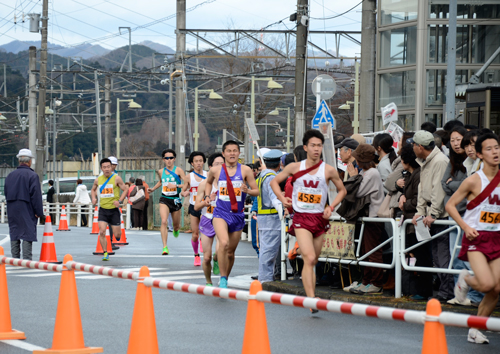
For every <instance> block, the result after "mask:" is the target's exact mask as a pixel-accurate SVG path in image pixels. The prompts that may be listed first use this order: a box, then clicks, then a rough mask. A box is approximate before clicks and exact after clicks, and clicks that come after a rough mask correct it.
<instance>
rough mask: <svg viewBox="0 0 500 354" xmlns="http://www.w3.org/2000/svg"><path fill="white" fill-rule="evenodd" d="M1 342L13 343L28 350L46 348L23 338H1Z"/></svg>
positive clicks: (14, 345)
mask: <svg viewBox="0 0 500 354" xmlns="http://www.w3.org/2000/svg"><path fill="white" fill-rule="evenodd" d="M0 342H2V343H5V344H8V345H12V346H13V347H17V348H21V349H24V350H27V351H30V352H32V351H33V350H45V348H43V347H39V346H38V345H34V344H30V343H27V342H25V341H23V340H17V339H16V340H12V339H6V340H0Z"/></svg>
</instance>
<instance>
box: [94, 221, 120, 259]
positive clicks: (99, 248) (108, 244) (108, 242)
mask: <svg viewBox="0 0 500 354" xmlns="http://www.w3.org/2000/svg"><path fill="white" fill-rule="evenodd" d="M99 237H100V236H98V237H97V246H96V248H95V252H93V254H94V255H96V256H97V255H103V254H104V251H103V250H102V246H101V242H100V241H99ZM106 250H107V252H108V254H109V255H113V254H115V252H113V249H112V248H111V238H110V237H109V226H106Z"/></svg>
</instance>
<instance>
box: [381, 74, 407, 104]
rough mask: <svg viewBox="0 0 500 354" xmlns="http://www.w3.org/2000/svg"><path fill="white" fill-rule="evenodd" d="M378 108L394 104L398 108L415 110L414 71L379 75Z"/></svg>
mask: <svg viewBox="0 0 500 354" xmlns="http://www.w3.org/2000/svg"><path fill="white" fill-rule="evenodd" d="M379 77H380V86H379V87H380V94H379V104H378V107H377V108H378V109H379V110H380V107H383V106H386V105H388V104H389V103H391V102H394V103H395V104H396V106H398V108H412V109H413V108H415V70H409V71H400V72H395V73H387V74H381V75H379Z"/></svg>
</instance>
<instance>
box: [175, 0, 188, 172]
mask: <svg viewBox="0 0 500 354" xmlns="http://www.w3.org/2000/svg"><path fill="white" fill-rule="evenodd" d="M185 28H186V0H177V33H176V35H177V45H176V48H175V60H176V63H175V66H176V69H177V70H181V71H183V65H182V64H183V60H184V56H185V54H186V34H185V33H181V32H180V31H179V30H180V29H185ZM184 77H185V73H184V72H182V75H181V76H180V78H179V79H177V81H176V83H175V153H176V155H177V166H179V167H180V168H182V169H184V168H185V166H184V165H185V164H186V150H185V143H186V124H185V123H186V96H185V93H184Z"/></svg>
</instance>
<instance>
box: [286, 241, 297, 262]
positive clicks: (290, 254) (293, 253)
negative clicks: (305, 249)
mask: <svg viewBox="0 0 500 354" xmlns="http://www.w3.org/2000/svg"><path fill="white" fill-rule="evenodd" d="M298 249H299V243H298V242H295V245H294V246H293V248H292V249H291V250H290V252H288V259H295V258H297V250H298Z"/></svg>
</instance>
